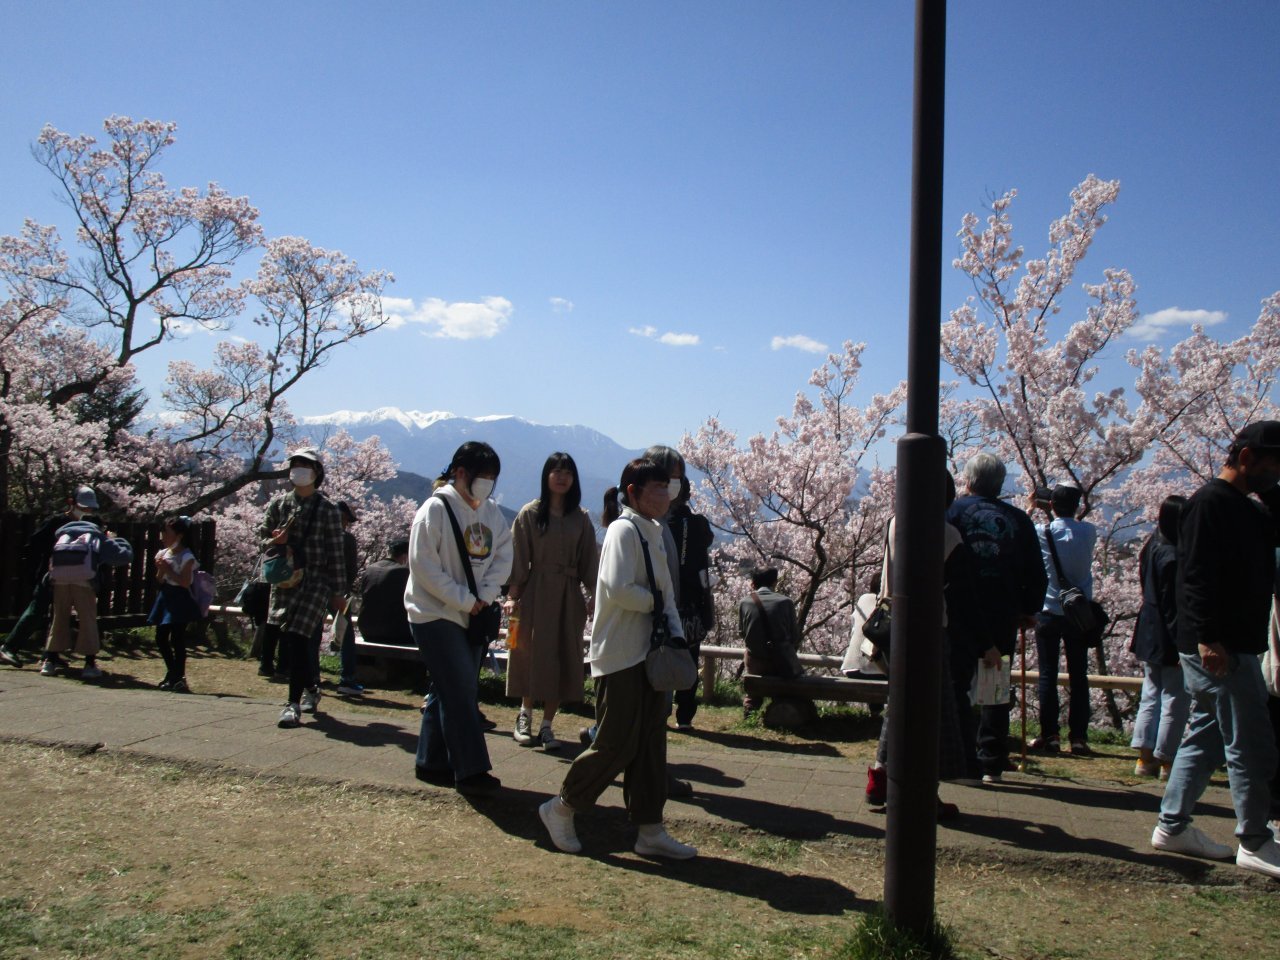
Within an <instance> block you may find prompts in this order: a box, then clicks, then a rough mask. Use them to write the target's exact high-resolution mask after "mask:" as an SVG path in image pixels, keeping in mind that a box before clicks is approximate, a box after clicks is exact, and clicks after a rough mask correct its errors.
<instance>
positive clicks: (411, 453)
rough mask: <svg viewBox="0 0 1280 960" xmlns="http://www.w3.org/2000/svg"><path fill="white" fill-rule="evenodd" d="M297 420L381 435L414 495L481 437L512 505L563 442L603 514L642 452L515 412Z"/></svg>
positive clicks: (309, 426)
mask: <svg viewBox="0 0 1280 960" xmlns="http://www.w3.org/2000/svg"><path fill="white" fill-rule="evenodd" d="M300 420H301V424H302V426H303V428H304V429H305V430H307V431H308V432H309V433H311V434H312V436H313V437H314V438H315V439H317V440H319V439H321V438H322V437H323V435H324V434H326V433H329V432H332V431H334V430H337V429H342V430H346V431H347V433H349V434H350V435H351V436H352V437H354V438H355V439H356V440H367V439H368V438H369V437H373V436H376V437H378V438H379V439H380V440H381V441H382V444H383V446H385V447H386V448H387V450H388V451H389V452H390V453H391V456H392V458H393V459H394V460H395V462H396V466H397V468H398V469H399V470H400V471H401V476H400V477H398V478H397V480H396V481H394V483H395V488H394V489H395V490H396V492H400V493H402V494H403V495H405V496H409V497H410V498H411V499H415V500H421V499H423V498H424V497H425V496H427V495H428V494H429V493H430V481H431V480H432V479H434V478H435V477H437V476H439V475H440V472H441V471H442V470H443V469H444V468H445V467H446V466H448V464H449V460H450V459H451V458H452V456H453V452H454V450H456V449H457V448H458V447H459V446H461V445H462V444H463V443H465V442H466V441H468V440H483V441H485V442H486V443H488V444H489V445H490V446H492V447H493V449H494V450H496V451H497V453H498V457H499V459H500V460H501V461H502V471H501V473H500V474H499V476H498V483H497V485H496V486H495V488H494V491H493V498H494V500H496V501H497V502H498V503H499V505H501V506H503V507H505V508H506V509H508V510H519V509H520V507H522V506H523V505H524V504H526V503H528V502H529V501H530V500H534V499H537V496H538V491H539V486H540V483H541V477H542V465H543V463H545V462H546V459H547V457H548V456H549V455H550V454H552V453H554V452H556V451H559V450H563V451H564V452H566V453H568V454H569V455H570V456H572V457H573V459H574V462H575V463H576V464H577V465H578V477H579V480H580V481H581V483H582V505H583V506H584V507H586V508H587V509H589V510H590V511H591V512H592V514H593V515H598V514H599V512H600V503H601V499H602V498H603V496H604V492H605V490H607V489H608V488H609V487H611V486H613V485H614V484H616V483H617V482H618V477H619V475H620V474H621V473H622V468H623V467H624V466H625V465H626V464H627V461H628V460H631V459H633V458H635V457H638V456H639V455H640V453H641V452H642V451H640V450H629V449H627V448H626V447H623V446H621V445H620V444H618V443H615V442H614V441H613V440H611V439H609V438H608V437H606V436H605V435H604V434H602V433H600V432H599V431H596V430H592V429H591V428H590V427H583V426H572V425H561V426H547V425H544V424H540V423H533V422H531V421H529V420H524V419H521V418H520V417H515V416H489V417H474V418H473V417H459V416H455V415H454V414H451V413H443V412H439V411H436V412H431V413H423V412H422V411H420V410H400V409H398V408H396V407H380V408H379V409H377V410H371V411H368V412H356V411H350V410H339V411H336V412H334V413H329V414H323V415H319V416H310V417H301V418H300ZM411 474H417V475H420V477H425V478H426V481H427V482H426V483H423V482H421V480H420V479H415V478H414V477H412V476H408V475H411ZM382 492H384V493H385V492H386V491H385V490H384V491H382ZM415 493H416V494H417V495H415Z"/></svg>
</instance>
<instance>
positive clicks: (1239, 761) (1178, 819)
mask: <svg viewBox="0 0 1280 960" xmlns="http://www.w3.org/2000/svg"><path fill="white" fill-rule="evenodd" d="M1181 660H1182V678H1183V682H1184V683H1185V684H1186V688H1187V692H1188V693H1189V694H1191V698H1192V704H1191V723H1190V725H1189V726H1188V727H1187V735H1186V737H1185V738H1184V739H1183V741H1182V746H1181V747H1180V748H1179V749H1178V755H1177V756H1176V757H1174V759H1173V769H1172V770H1170V771H1169V782H1168V783H1167V784H1166V785H1165V788H1164V799H1163V800H1162V801H1161V802H1160V825H1161V826H1162V827H1164V828H1165V830H1167V831H1168V832H1169V833H1181V832H1182V831H1183V830H1185V829H1186V827H1187V825H1188V824H1189V823H1191V811H1192V810H1194V809H1195V805H1196V801H1197V800H1199V799H1200V795H1201V794H1203V793H1204V790H1205V787H1207V786H1208V785H1209V777H1210V776H1211V775H1212V774H1213V771H1214V770H1216V769H1217V768H1218V767H1220V766H1221V765H1222V763H1223V761H1224V760H1225V761H1226V764H1227V779H1228V781H1229V783H1230V785H1231V805H1232V806H1233V807H1235V811H1236V821H1237V822H1236V837H1238V838H1239V840H1240V844H1241V846H1243V847H1244V848H1245V849H1246V850H1254V849H1257V847H1258V846H1259V845H1261V844H1262V843H1263V842H1264V841H1266V840H1268V839H1270V837H1271V832H1270V831H1269V830H1268V829H1267V815H1268V813H1269V811H1270V806H1271V789H1270V786H1269V783H1270V780H1271V777H1272V774H1274V773H1275V769H1276V741H1275V735H1274V734H1273V733H1272V731H1271V717H1270V715H1269V714H1268V712H1267V688H1266V685H1265V684H1264V683H1263V680H1262V667H1261V665H1260V664H1259V663H1258V658H1257V657H1255V656H1249V655H1247V654H1246V655H1238V654H1234V653H1233V654H1229V655H1228V658H1227V663H1228V667H1227V674H1226V676H1224V677H1215V676H1213V675H1212V674H1211V673H1209V672H1208V671H1206V670H1205V669H1204V667H1203V666H1201V665H1200V657H1199V656H1197V655H1195V654H1185V653H1184V654H1182V656H1181Z"/></svg>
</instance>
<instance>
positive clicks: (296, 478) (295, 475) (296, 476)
mask: <svg viewBox="0 0 1280 960" xmlns="http://www.w3.org/2000/svg"><path fill="white" fill-rule="evenodd" d="M289 482H290V483H292V484H293V485H294V486H295V487H311V486H315V482H316V472H315V471H314V470H312V469H311V468H310V467H294V468H293V469H292V470H290V471H289Z"/></svg>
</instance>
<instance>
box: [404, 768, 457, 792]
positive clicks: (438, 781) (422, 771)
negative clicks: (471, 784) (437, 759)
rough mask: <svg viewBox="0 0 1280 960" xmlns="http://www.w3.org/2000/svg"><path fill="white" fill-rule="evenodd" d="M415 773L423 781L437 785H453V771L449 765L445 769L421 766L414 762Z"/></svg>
mask: <svg viewBox="0 0 1280 960" xmlns="http://www.w3.org/2000/svg"><path fill="white" fill-rule="evenodd" d="M413 775H414V776H415V777H417V778H418V779H419V780H421V781H422V782H423V783H430V784H433V785H434V786H437V787H452V786H453V771H452V770H450V769H448V768H447V767H446V768H445V769H443V770H433V769H432V768H431V767H420V766H418V765H417V764H414V766H413Z"/></svg>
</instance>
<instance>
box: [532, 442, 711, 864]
mask: <svg viewBox="0 0 1280 960" xmlns="http://www.w3.org/2000/svg"><path fill="white" fill-rule="evenodd" d="M668 480H669V478H668V476H667V474H666V472H665V471H664V470H663V469H662V468H661V467H659V466H658V465H657V464H656V463H654V462H653V461H652V460H644V459H640V460H632V461H631V462H630V463H628V464H627V466H626V467H625V468H624V469H623V471H622V478H621V480H620V481H619V483H618V486H617V487H611V488H610V489H609V490H608V491H607V492H606V493H605V512H604V519H605V521H606V523H607V528H606V530H605V535H604V546H603V547H602V548H601V551H600V575H599V578H598V579H597V581H596V591H595V597H596V618H595V625H594V628H593V629H592V631H591V649H590V653H589V657H588V659H589V660H590V663H591V676H592V677H593V678H594V679H595V684H596V726H597V731H596V738H595V742H594V743H593V744H592V745H591V746H590V747H588V748H587V749H586V750H584V751H583V752H582V753H580V754H579V755H578V757H577V759H576V760H574V761H573V765H572V766H571V767H570V768H569V772H568V774H567V775H566V776H565V778H564V783H563V784H562V785H561V787H560V792H559V794H558V795H557V796H554V797H552V798H551V799H550V800H548V801H547V802H546V803H544V804H542V805H541V806H540V807H539V808H538V816H539V817H540V818H541V819H542V823H543V825H544V826H545V827H546V828H547V832H548V833H549V834H550V835H551V842H552V843H554V844H555V846H556V847H557V849H559V850H563V851H564V852H565V853H578V852H579V851H581V849H582V844H581V843H580V842H579V841H578V835H577V832H576V831H575V830H574V824H573V818H574V814H575V813H585V812H586V811H588V810H590V809H591V808H592V807H593V806H594V805H595V803H596V801H597V800H598V799H599V797H600V794H602V793H604V791H605V789H606V788H607V787H608V786H609V785H610V784H611V783H613V781H614V779H615V778H616V777H617V776H618V774H619V773H621V774H622V778H623V779H622V797H623V802H624V803H625V804H626V808H627V815H628V818H629V819H630V821H631V822H632V823H633V824H635V825H636V827H637V829H638V831H639V837H638V839H637V840H636V845H635V851H636V853H638V854H640V855H641V856H649V857H653V856H657V857H669V858H672V859H676V860H687V859H689V858H690V857H693V856H696V855H697V853H698V851H697V850H696V849H695V848H694V847H691V846H689V845H688V844H684V843H680V842H679V841H677V840H675V839H673V838H672V837H671V836H670V834H668V833H667V830H666V827H665V826H664V825H663V822H662V811H663V807H664V806H665V804H666V800H667V725H666V713H667V703H666V697H665V695H664V694H662V693H661V692H659V691H657V690H654V689H653V686H652V685H651V684H650V683H649V676H648V674H647V673H646V672H645V658H646V657H647V656H648V654H649V649H650V648H649V639H650V635H651V632H652V630H653V619H654V614H655V603H656V602H658V601H659V599H660V602H661V604H662V608H661V610H658V611H656V612H657V613H658V615H659V616H664V617H665V618H666V622H667V628H668V630H669V631H670V633H671V636H672V637H673V638H680V637H681V634H680V629H681V624H680V614H679V611H678V610H677V609H676V605H675V601H674V598H673V597H672V593H673V590H672V583H671V574H670V571H669V568H668V566H667V559H668V558H667V556H666V551H665V548H664V547H663V543H662V530H663V524H662V518H663V517H664V516H665V515H666V513H667V508H668V506H669V505H670V502H671V498H670V492H669V490H668V488H667V482H668ZM619 496H621V499H622V504H623V506H622V513H621V515H620V516H618V515H617V510H618V505H617V498H618V497H619ZM615 517H617V519H615ZM609 521H612V522H609ZM646 557H647V558H648V561H649V562H648V563H646ZM650 570H652V573H650V572H649V571H650ZM651 576H652V578H653V582H654V583H655V584H656V587H657V592H658V594H659V597H655V596H654V590H653V588H652V587H651V586H650V577H651Z"/></svg>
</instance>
